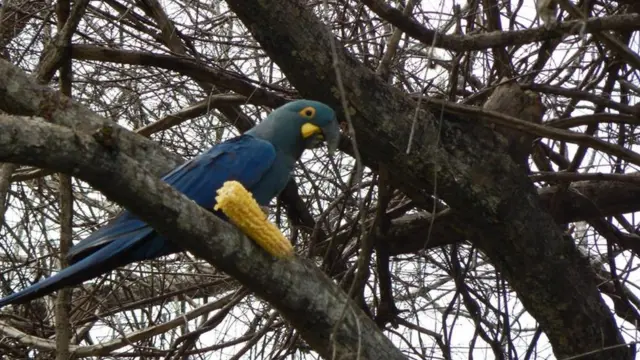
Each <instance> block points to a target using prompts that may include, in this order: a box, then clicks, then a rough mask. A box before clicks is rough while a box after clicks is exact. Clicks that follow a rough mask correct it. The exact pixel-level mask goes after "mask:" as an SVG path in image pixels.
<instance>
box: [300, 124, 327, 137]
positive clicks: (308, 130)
mask: <svg viewBox="0 0 640 360" xmlns="http://www.w3.org/2000/svg"><path fill="white" fill-rule="evenodd" d="M300 132H301V133H302V138H303V139H306V138H308V137H310V136H313V135H315V134H320V136H322V129H320V128H319V127H318V126H316V125H313V124H312V123H305V124H304V125H302V128H300Z"/></svg>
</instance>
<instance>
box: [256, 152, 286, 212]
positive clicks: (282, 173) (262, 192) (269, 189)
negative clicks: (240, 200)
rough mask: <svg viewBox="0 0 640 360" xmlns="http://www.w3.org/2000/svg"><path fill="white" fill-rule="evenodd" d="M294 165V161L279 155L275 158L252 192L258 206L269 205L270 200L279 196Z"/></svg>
mask: <svg viewBox="0 0 640 360" xmlns="http://www.w3.org/2000/svg"><path fill="white" fill-rule="evenodd" d="M294 165H295V160H292V159H288V158H286V157H284V156H281V155H278V156H276V161H274V162H273V165H272V166H271V168H269V170H268V171H267V172H266V173H265V174H264V175H263V176H262V178H261V179H260V181H259V182H258V186H256V188H255V189H254V190H253V191H252V192H253V197H254V198H255V199H256V201H257V202H258V203H259V204H260V205H262V206H267V205H269V202H270V201H271V199H272V198H274V197H276V196H277V195H278V194H280V192H281V191H282V190H283V189H284V187H285V186H286V185H287V182H289V179H290V177H291V171H292V170H293V167H294Z"/></svg>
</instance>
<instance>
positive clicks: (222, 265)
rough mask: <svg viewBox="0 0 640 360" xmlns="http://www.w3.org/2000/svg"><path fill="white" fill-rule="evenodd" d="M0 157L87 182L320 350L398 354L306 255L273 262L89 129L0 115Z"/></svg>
mask: <svg viewBox="0 0 640 360" xmlns="http://www.w3.org/2000/svg"><path fill="white" fill-rule="evenodd" d="M82 120H84V119H77V121H82ZM120 133H121V132H120V131H117V129H116V131H115V132H114V133H113V138H111V139H110V140H111V141H114V142H115V143H117V142H118V141H119V139H120V138H119V135H120ZM137 140H138V141H139V142H142V141H143V140H144V139H141V138H138V139H137ZM0 161H9V162H19V163H23V164H29V165H34V166H39V167H50V168H53V169H54V170H56V171H60V172H66V173H71V174H73V175H74V176H77V177H78V178H81V179H83V180H85V181H87V182H88V183H90V184H91V185H93V186H94V187H96V188H97V189H99V190H100V191H102V192H103V193H104V194H105V195H106V196H108V197H109V198H110V199H112V200H113V201H116V202H118V203H120V204H122V205H123V206H125V207H127V208H128V209H130V210H131V211H133V212H134V213H136V214H137V215H138V216H140V217H141V218H142V219H144V220H145V221H147V222H148V223H149V224H150V225H152V226H153V227H154V228H156V229H157V230H158V231H160V232H161V233H163V234H164V235H165V236H167V237H169V238H174V239H181V245H182V246H184V247H185V248H186V249H187V250H189V251H190V252H192V253H193V254H197V256H199V257H201V258H203V259H205V260H207V261H208V262H210V263H212V264H214V265H215V266H216V267H217V268H219V269H221V270H223V271H225V272H227V273H228V274H230V275H232V276H234V277H235V278H236V279H238V281H240V282H241V283H242V284H243V285H244V286H246V287H247V288H249V289H251V290H252V291H254V292H255V293H256V294H257V295H258V296H260V297H262V298H263V299H265V300H267V301H269V302H270V303H271V304H272V305H273V306H274V307H275V308H276V309H278V310H279V311H280V313H281V314H282V315H283V316H284V317H285V318H286V319H287V320H288V321H289V322H291V324H292V325H293V326H294V327H296V329H297V330H298V331H299V332H300V334H301V335H302V337H303V338H304V339H305V340H306V341H307V342H308V343H309V344H310V345H311V346H312V347H313V348H314V350H316V351H317V352H318V353H319V354H321V355H322V356H323V357H326V358H336V359H340V358H353V357H354V355H355V354H360V356H361V358H363V359H403V358H404V356H403V355H402V353H400V351H399V350H398V349H396V348H395V347H394V346H393V345H392V344H391V342H390V341H389V340H388V339H387V338H386V337H385V336H384V335H383V334H382V333H381V332H380V331H379V330H378V329H377V327H376V325H375V324H374V323H373V321H372V320H371V319H369V318H368V317H366V316H365V315H364V314H363V313H362V311H361V310H360V309H359V308H358V307H357V306H355V305H354V304H353V302H352V301H351V300H350V299H349V298H348V297H347V296H346V294H345V293H344V292H342V291H341V290H340V289H339V288H338V287H337V286H336V284H334V283H333V282H332V281H331V279H329V278H328V277H327V276H326V275H325V274H323V273H322V272H321V271H320V270H319V269H318V268H317V267H315V266H314V265H313V264H312V263H311V262H309V261H306V260H300V259H297V258H294V259H291V260H283V261H274V260H273V259H272V258H270V257H269V256H268V255H267V254H266V253H265V252H263V251H262V250H261V249H260V248H259V247H258V246H257V245H255V244H254V243H252V242H251V241H250V240H249V239H247V238H246V237H245V236H243V235H242V234H241V233H240V232H239V231H238V230H237V229H235V228H234V227H232V226H231V225H229V224H227V223H225V222H224V221H222V220H220V219H219V218H217V217H216V216H214V215H213V214H211V213H210V212H208V211H207V210H206V209H203V208H201V207H200V206H198V205H196V204H195V203H194V202H193V201H190V200H189V199H188V198H187V197H185V196H184V195H182V194H181V193H179V192H178V191H176V190H175V189H173V188H172V187H171V186H169V185H167V184H166V183H164V182H162V181H160V180H159V179H158V178H157V177H155V176H153V175H152V174H150V173H149V172H148V171H147V170H146V169H145V168H144V167H143V166H142V165H141V164H140V163H138V162H136V161H135V160H133V159H131V158H130V157H128V156H127V155H125V154H124V153H122V152H118V151H113V150H112V149H105V147H103V146H101V145H100V144H98V143H97V142H96V140H95V139H94V138H93V137H91V136H89V135H85V134H82V133H77V132H74V131H73V130H71V129H68V128H64V127H60V126H57V125H53V124H49V123H45V122H43V121H39V120H36V119H33V118H31V119H29V118H20V117H15V116H6V115H1V117H0ZM334 351H335V355H336V356H335V357H333V355H332V354H333V352H334Z"/></svg>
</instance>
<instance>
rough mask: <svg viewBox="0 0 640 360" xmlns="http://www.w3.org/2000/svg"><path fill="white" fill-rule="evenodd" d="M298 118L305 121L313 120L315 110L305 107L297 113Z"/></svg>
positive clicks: (311, 107)
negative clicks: (300, 117)
mask: <svg viewBox="0 0 640 360" xmlns="http://www.w3.org/2000/svg"><path fill="white" fill-rule="evenodd" d="M298 114H299V115H300V116H302V117H303V118H306V119H313V117H314V116H316V109H315V108H314V107H313V106H307V107H306V108H304V109H302V110H300V111H299V112H298Z"/></svg>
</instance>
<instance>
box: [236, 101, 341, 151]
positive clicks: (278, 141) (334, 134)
mask: <svg viewBox="0 0 640 360" xmlns="http://www.w3.org/2000/svg"><path fill="white" fill-rule="evenodd" d="M247 133H249V134H252V135H254V136H257V137H260V138H263V139H265V140H267V141H269V142H271V143H272V144H273V145H274V146H275V147H276V148H278V149H280V150H281V151H285V152H288V153H290V154H291V156H292V157H294V158H298V157H299V156H300V155H301V154H302V152H303V151H304V150H305V149H312V148H316V147H318V146H320V145H322V143H324V142H326V143H327V148H328V150H329V153H330V154H332V153H333V152H334V151H335V150H336V149H337V148H338V143H339V142H340V125H339V124H338V120H337V119H336V113H335V112H334V111H333V109H331V108H330V107H329V106H328V105H325V104H323V103H321V102H318V101H313V100H296V101H292V102H290V103H287V104H285V105H283V106H281V107H279V108H277V109H275V110H273V111H272V112H271V113H270V114H269V116H267V118H266V119H264V120H263V121H262V122H261V123H260V124H258V125H257V126H255V127H254V128H253V129H251V130H249V131H248V132H247Z"/></svg>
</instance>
